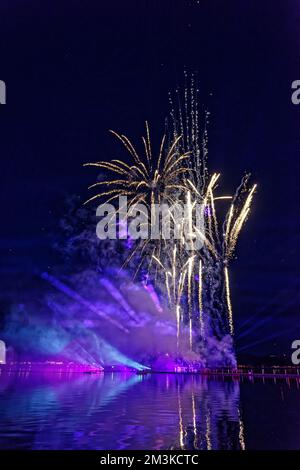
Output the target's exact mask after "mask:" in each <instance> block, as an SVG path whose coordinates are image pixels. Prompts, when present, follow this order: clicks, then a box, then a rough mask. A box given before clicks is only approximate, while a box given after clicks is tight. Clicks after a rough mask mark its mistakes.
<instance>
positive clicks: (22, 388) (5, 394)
mask: <svg viewBox="0 0 300 470" xmlns="http://www.w3.org/2000/svg"><path fill="white" fill-rule="evenodd" d="M249 387H253V390H252V392H254V395H253V394H252V392H251V393H250V392H249V391H250V388H249ZM272 387H273V388H272ZM274 387H275V390H274ZM241 388H242V391H243V393H244V394H245V392H246V395H247V400H246V401H245V400H243V397H241V390H240V389H241ZM270 391H271V392H270ZM277 392H278V393H277ZM296 392H297V400H298V397H299V391H298V390H296ZM272 393H273V395H272ZM242 395H243V394H242ZM270 396H271V398H272V397H273V402H272V407H277V408H278V406H279V404H280V400H281V399H282V398H281V397H282V386H281V390H280V387H278V386H276V385H274V384H273V385H271V388H270V385H268V386H264V385H263V384H251V383H247V384H240V383H239V382H237V381H231V380H224V381H222V380H210V379H207V378H205V377H201V376H192V375H191V376H189V375H173V374H156V375H149V376H138V375H130V374H129V375H126V374H125V375H122V374H119V373H115V374H101V375H85V374H74V375H72V374H68V375H66V374H64V373H63V372H61V373H48V374H41V373H39V374H37V373H35V374H34V373H25V374H24V373H19V374H18V373H11V374H7V373H3V372H2V375H0V448H6V449H7V448H13V449H14V448H20V449H105V450H107V449H187V450H188V449H203V450H204V449H207V450H210V449H244V448H245V447H246V448H248V447H249V445H248V442H249V443H250V448H251V447H252V448H256V447H257V448H259V446H260V443H257V442H256V440H255V435H256V429H255V424H256V421H257V420H258V419H259V418H258V417H257V416H255V417H253V419H252V414H251V411H252V412H253V411H254V409H252V407H253V400H254V402H256V409H257V408H258V407H259V406H260V405H259V403H260V401H261V403H262V406H265V405H263V404H264V400H265V398H266V397H270ZM294 398H296V397H294ZM241 403H242V405H243V406H241ZM279 409H280V406H279ZM245 414H246V416H247V420H245ZM275 420H276V417H274V422H273V427H274V429H275V430H277V432H278V433H280V432H282V434H283V433H284V429H282V426H279V427H278V426H277V424H276V422H275ZM260 432H261V433H263V432H264V421H263V420H262V424H261V430H260ZM274 436H275V437H276V435H274V433H273V438H272V440H271V439H270V437H269V429H268V433H267V432H266V433H265V436H263V441H262V442H263V443H264V444H265V443H266V442H267V443H268V439H269V440H270V442H269V443H268V445H269V446H271V447H272V445H274V446H275V445H276V446H277V445H278V444H276V439H275V437H274ZM280 438H281V441H282V437H281V436H280ZM268 445H267V446H268ZM282 445H286V443H284V442H283V444H282Z"/></svg>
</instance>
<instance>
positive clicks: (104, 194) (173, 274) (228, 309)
mask: <svg viewBox="0 0 300 470" xmlns="http://www.w3.org/2000/svg"><path fill="white" fill-rule="evenodd" d="M186 80H187V77H186ZM179 96H180V94H179V92H178V90H177V92H176V101H177V102H176V105H175V104H174V102H175V100H174V99H173V98H172V97H171V95H170V104H171V113H170V116H171V120H170V123H171V126H170V127H171V129H169V131H168V133H167V134H165V135H163V137H162V139H161V143H160V147H159V151H158V152H157V153H156V154H155V156H154V155H153V151H152V144H151V140H150V132H149V126H148V123H147V122H146V136H145V137H142V142H143V153H142V154H139V153H138V151H137V150H136V148H135V147H134V145H133V144H132V142H131V141H130V140H129V139H128V138H127V137H126V136H125V135H123V134H118V133H117V132H115V131H111V132H112V134H113V135H115V136H116V137H117V138H118V139H119V140H120V141H121V142H122V144H123V145H124V147H125V149H126V150H127V151H128V153H129V155H130V158H131V160H132V163H127V160H126V161H123V160H111V161H110V162H108V161H99V162H95V163H86V164H85V165H89V166H96V167H98V168H101V169H103V170H105V171H106V172H109V173H110V174H111V177H110V178H108V179H106V180H105V181H99V182H97V183H95V184H93V185H92V186H90V188H91V189H95V188H96V189H99V188H101V189H102V188H103V190H101V191H98V192H97V193H96V194H95V195H94V196H92V197H91V198H90V199H88V201H86V203H88V202H91V201H95V200H97V199H100V200H101V201H104V202H105V203H108V202H111V201H114V200H116V199H117V198H118V197H119V196H127V199H128V216H130V213H133V211H134V209H135V208H136V207H137V205H139V204H140V203H142V204H144V206H145V207H147V208H148V209H149V211H151V207H153V205H154V204H158V205H161V204H164V203H167V204H168V205H169V207H170V206H173V207H174V205H176V204H178V203H184V204H185V205H186V207H187V210H186V211H185V212H184V213H183V214H182V216H181V218H180V219H178V218H176V219H175V218H174V217H173V215H172V211H171V210H170V214H169V215H170V221H171V232H172V233H173V235H174V233H175V232H176V234H177V235H178V234H179V235H178V236H176V237H174V236H171V237H170V238H168V239H166V238H165V237H164V236H160V238H159V239H155V240H152V239H150V238H149V239H147V240H140V241H137V242H136V245H135V246H134V247H133V250H132V251H131V253H130V254H129V256H128V257H127V258H126V260H125V263H124V264H123V266H127V265H128V263H129V261H130V260H133V259H134V260H136V265H137V269H136V270H135V275H134V276H135V277H136V276H137V274H138V273H139V272H140V271H146V275H145V272H144V276H145V277H146V282H148V281H149V280H150V279H152V280H153V281H154V282H155V283H156V285H157V286H158V288H159V289H160V291H161V292H162V293H164V294H165V297H166V298H167V299H168V304H169V306H170V308H172V309H173V310H174V313H175V315H176V323H177V342H178V345H179V343H180V329H181V324H182V323H185V324H187V325H189V328H190V348H191V349H193V347H194V338H195V337H196V338H198V339H199V338H202V339H203V340H204V341H205V338H206V337H207V335H210V334H213V335H214V336H216V337H217V338H219V339H220V338H222V337H224V335H226V334H227V333H229V334H231V335H233V333H234V326H233V313H232V305H231V294H230V282H229V270H228V265H229V261H230V260H231V259H232V258H233V256H234V252H235V248H236V244H237V240H238V237H239V235H240V232H241V230H242V228H243V226H244V224H245V222H246V220H247V218H248V217H249V213H250V209H251V205H252V201H253V197H254V194H255V191H256V185H253V186H252V187H249V184H248V183H249V175H246V176H245V177H244V178H243V179H242V182H241V184H240V186H239V187H238V188H237V190H236V192H235V194H234V195H233V196H231V195H222V194H217V191H218V186H219V181H220V176H221V175H220V174H219V173H214V174H212V175H209V171H208V169H207V153H208V152H207V120H208V113H204V114H205V115H204V119H202V120H201V119H200V114H201V113H200V110H199V104H198V102H199V99H198V88H197V85H196V79H195V77H194V76H193V75H192V77H191V81H190V83H189V85H188V86H187V85H186V86H185V88H184V94H183V101H182V103H181V102H180V100H179ZM203 122H204V124H202V123H203ZM170 136H171V137H170ZM219 201H225V202H223V203H222V204H224V203H225V204H229V207H228V210H227V213H226V215H225V218H224V219H223V222H222V220H220V216H219V215H218V204H220V202H219ZM196 207H201V211H202V213H201V216H202V218H203V221H204V223H203V224H202V225H201V227H199V225H198V224H197V217H196ZM119 210H120V209H119ZM147 217H150V216H149V212H147ZM149 222H150V223H151V220H150V219H149ZM186 227H188V235H187V234H186V231H185V230H184V229H185V228H186ZM197 240H198V241H199V240H200V241H201V249H199V246H198V245H197V243H196V241H197ZM187 242H188V247H187Z"/></svg>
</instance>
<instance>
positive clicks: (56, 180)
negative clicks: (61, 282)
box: [0, 0, 300, 355]
mask: <svg viewBox="0 0 300 470" xmlns="http://www.w3.org/2000/svg"><path fill="white" fill-rule="evenodd" d="M299 25H300V4H299V1H297V0H294V1H291V0H278V1H271V0H264V1H259V0H256V1H253V0H247V1H244V0H239V1H237V0H227V1H219V0H199V1H192V0H186V1H184V0H160V1H156V0H152V1H150V0H138V1H135V0H127V1H116V0H111V1H109V2H105V1H101V2H100V1H91V0H90V1H88V2H84V1H79V0H73V1H68V2H67V1H63V0H61V1H59V2H54V1H53V0H52V1H47V0H44V1H43V2H38V1H37V0H35V1H33V0H27V1H24V0H2V1H1V6H0V38H1V39H0V79H1V80H4V81H5V82H6V86H7V104H6V105H5V106H1V108H0V136H1V138H0V156H1V162H2V164H1V173H0V174H1V184H0V198H1V225H0V226H1V232H0V260H1V271H0V275H1V277H0V280H1V286H2V288H1V292H0V295H1V297H2V300H3V299H4V300H5V302H4V300H3V302H4V303H3V305H6V304H7V302H8V300H9V296H11V297H13V289H14V288H16V289H18V294H19V296H20V295H21V296H22V285H23V289H24V295H25V290H26V289H27V288H28V277H30V276H31V275H32V278H33V279H34V272H35V271H36V270H54V269H55V255H54V254H53V250H52V249H51V246H50V245H51V244H50V241H49V233H50V232H53V230H54V231H55V230H56V228H57V230H58V224H59V220H60V218H61V217H62V216H63V213H64V210H65V209H64V207H65V200H66V198H67V197H68V196H69V195H72V194H75V195H78V196H80V197H81V198H82V201H84V200H85V199H87V196H88V194H89V193H88V191H87V186H88V185H89V184H91V183H92V182H94V180H95V177H96V174H95V171H94V170H93V169H90V168H82V164H83V163H84V162H87V161H96V160H100V159H108V160H109V159H111V158H115V157H116V155H119V156H124V153H122V150H121V148H120V146H119V145H118V144H117V143H116V142H115V140H114V139H113V138H112V137H111V135H110V134H109V133H108V129H111V128H113V129H115V130H119V131H122V132H123V133H124V134H126V135H128V136H129V137H131V138H132V139H133V140H135V138H136V139H139V137H140V136H141V135H142V133H143V130H144V121H145V120H146V119H147V120H148V121H149V123H150V126H151V130H152V135H153V139H154V142H156V143H157V144H158V141H159V138H160V137H161V134H162V132H163V126H164V118H165V116H166V115H167V113H168V111H169V108H168V92H169V91H172V90H174V89H175V87H176V86H177V85H178V84H179V85H180V84H181V83H182V79H183V71H184V68H186V69H187V70H188V71H198V75H199V79H200V90H201V98H202V102H203V104H204V105H205V106H206V108H207V109H208V110H209V111H210V112H211V118H210V124H209V168H210V171H211V172H213V171H220V172H221V173H222V180H221V183H222V188H224V193H228V192H229V193H230V192H231V193H232V191H233V189H235V188H236V186H237V185H238V184H239V181H240V178H241V176H242V175H243V174H244V172H245V171H251V172H252V175H253V180H254V181H256V182H257V183H258V193H257V195H256V199H255V203H254V207H253V210H252V214H251V217H250V219H249V221H248V222H247V227H246V228H245V230H244V231H243V233H242V234H241V237H240V241H239V244H238V247H237V255H238V257H237V259H236V260H235V261H234V262H233V263H232V266H231V271H230V272H231V279H232V298H233V299H232V300H233V305H234V315H235V322H236V329H237V333H239V336H238V337H237V345H238V347H239V349H240V351H242V352H244V353H252V354H268V355H269V354H287V355H290V351H291V349H290V346H291V342H292V341H293V340H294V339H299V338H300V309H299V304H300V289H299V288H300V273H299V263H300V254H299V249H298V244H299V242H300V235H299V231H300V222H299V215H298V211H299V209H298V208H299V202H300V198H299V174H300V163H299V158H300V134H299V124H300V105H299V106H295V105H293V104H292V102H291V83H292V81H293V80H297V79H299V80H300V26H299ZM23 279H24V283H23ZM25 279H26V283H25ZM33 282H34V281H33ZM20 292H21V294H20ZM11 300H13V299H11ZM0 305H1V304H0ZM245 322H248V323H247V324H245Z"/></svg>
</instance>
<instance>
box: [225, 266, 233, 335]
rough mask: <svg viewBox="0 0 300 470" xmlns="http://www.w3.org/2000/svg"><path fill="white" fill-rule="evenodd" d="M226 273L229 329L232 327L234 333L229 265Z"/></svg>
mask: <svg viewBox="0 0 300 470" xmlns="http://www.w3.org/2000/svg"><path fill="white" fill-rule="evenodd" d="M224 274H225V288H226V300H227V308H228V322H229V329H230V333H231V334H232V335H233V318H232V306H231V298H230V284H229V275H228V268H227V266H225V268H224Z"/></svg>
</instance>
